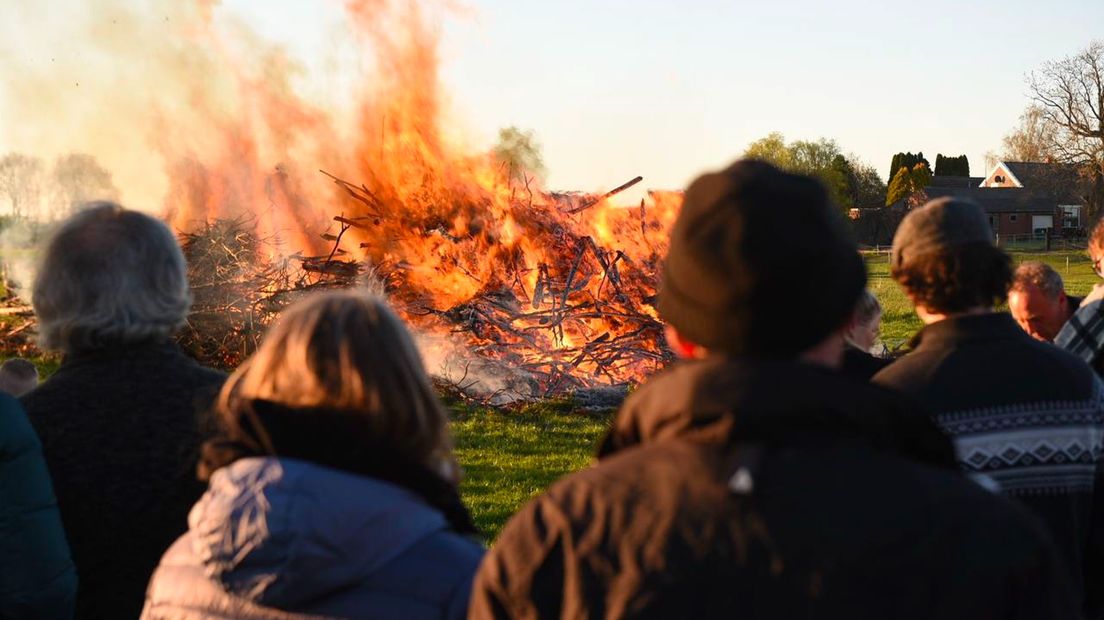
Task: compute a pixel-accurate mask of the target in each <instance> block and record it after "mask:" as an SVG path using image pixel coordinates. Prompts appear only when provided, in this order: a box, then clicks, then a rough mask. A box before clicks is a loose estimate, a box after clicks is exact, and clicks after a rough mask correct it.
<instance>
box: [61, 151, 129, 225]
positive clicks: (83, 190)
mask: <svg viewBox="0 0 1104 620" xmlns="http://www.w3.org/2000/svg"><path fill="white" fill-rule="evenodd" d="M51 181H52V183H53V188H52V189H53V193H54V196H53V198H54V215H55V216H57V217H66V216H68V215H69V214H71V213H72V212H73V210H74V209H75V208H76V207H77V206H78V205H80V204H81V203H83V202H88V201H90V200H115V199H117V198H118V196H119V190H118V189H116V187H115V183H114V182H113V181H112V180H111V173H110V172H108V171H107V170H106V169H105V168H104V167H103V166H101V165H100V163H99V162H98V161H96V158H95V157H93V156H91V155H87V154H85V153H70V154H68V155H65V156H63V157H60V158H58V160H57V162H56V163H54V170H53V174H52V175H51Z"/></svg>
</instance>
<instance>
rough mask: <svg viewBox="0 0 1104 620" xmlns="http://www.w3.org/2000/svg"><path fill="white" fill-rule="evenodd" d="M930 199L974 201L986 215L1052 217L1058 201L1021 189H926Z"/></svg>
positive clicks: (1042, 193) (1051, 197) (1049, 196)
mask: <svg viewBox="0 0 1104 620" xmlns="http://www.w3.org/2000/svg"><path fill="white" fill-rule="evenodd" d="M924 193H925V194H927V196H928V199H930V200H934V199H936V198H943V197H945V196H954V197H956V198H965V199H967V200H973V201H974V202H976V203H978V204H979V205H981V207H982V208H983V209H985V212H986V213H1029V214H1039V215H1052V214H1053V213H1054V212H1055V210H1057V208H1058V201H1057V200H1055V199H1054V197H1053V196H1051V195H1048V194H1047V193H1046V192H1035V191H1031V190H1028V189H1022V188H1019V187H970V188H959V187H931V186H928V187H925V188H924Z"/></svg>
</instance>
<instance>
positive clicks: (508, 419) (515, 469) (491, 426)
mask: <svg viewBox="0 0 1104 620" xmlns="http://www.w3.org/2000/svg"><path fill="white" fill-rule="evenodd" d="M453 411H454V412H455V417H454V421H453V424H452V433H453V437H454V439H455V441H456V457H457V459H459V461H460V464H461V466H462V467H463V468H464V480H463V482H462V483H461V485H460V490H461V492H462V493H463V495H464V500H465V502H466V503H467V505H468V507H469V508H470V509H471V511H472V515H473V517H474V518H475V521H476V524H477V525H478V526H479V528H480V529H481V530H483V532H484V533H486V534H487V536H488V538H489V539H493V538H494V537H495V536H497V535H498V532H499V530H500V529H502V525H503V524H505V522H506V520H507V519H509V518H510V516H511V515H513V514H514V513H515V512H517V510H518V509H519V508H520V507H521V506H522V505H523V504H524V503H525V502H526V501H528V500H529V499H530V498H531V497H534V496H535V495H537V494H539V493H540V492H541V491H543V490H544V489H545V488H547V487H548V485H550V484H552V483H553V482H555V481H556V480H557V479H559V478H561V477H562V476H564V475H565V474H568V473H570V472H573V471H576V470H578V469H581V468H583V467H586V466H587V465H588V464H589V463H590V462H591V460H592V457H593V454H594V448H595V446H596V445H597V443H598V440H599V438H601V436H602V435H603V433H605V430H606V428H607V426H608V424H609V418H610V416H609V414H608V413H606V414H584V413H575V412H572V411H571V407H570V406H569V405H568V404H566V403H550V404H544V403H542V404H536V405H531V406H528V407H525V408H523V409H521V410H520V411H516V412H504V411H497V410H493V409H469V408H465V407H453Z"/></svg>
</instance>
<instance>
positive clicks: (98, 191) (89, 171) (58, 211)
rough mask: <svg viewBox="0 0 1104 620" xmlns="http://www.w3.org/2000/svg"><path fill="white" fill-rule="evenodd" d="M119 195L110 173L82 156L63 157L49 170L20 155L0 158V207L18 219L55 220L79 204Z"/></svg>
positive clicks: (75, 154) (36, 161)
mask: <svg viewBox="0 0 1104 620" xmlns="http://www.w3.org/2000/svg"><path fill="white" fill-rule="evenodd" d="M118 195H119V190H118V189H117V188H116V187H115V183H114V182H113V181H112V179H111V173H110V172H108V171H107V170H106V169H105V168H104V167H103V166H101V165H100V163H99V162H98V161H96V158H95V157H92V156H91V155H87V154H85V153H70V154H68V155H63V156H61V157H59V158H57V160H55V161H54V163H53V165H52V166H50V167H49V168H47V167H46V164H45V163H44V162H43V161H42V159H40V158H38V157H32V156H30V155H25V154H23V153H8V154H7V155H4V156H3V157H0V205H4V206H6V207H7V208H6V212H7V214H9V215H11V216H13V217H15V218H17V219H35V220H50V219H58V218H62V217H65V216H67V215H69V214H70V213H72V212H73V209H74V208H75V207H76V206H77V205H79V204H80V203H82V202H86V201H88V200H96V199H105V198H106V199H117V198H118ZM0 213H4V211H3V210H0Z"/></svg>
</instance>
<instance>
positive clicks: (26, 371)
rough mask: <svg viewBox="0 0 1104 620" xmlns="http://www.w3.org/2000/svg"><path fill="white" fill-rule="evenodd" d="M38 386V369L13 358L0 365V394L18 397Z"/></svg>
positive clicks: (22, 360)
mask: <svg viewBox="0 0 1104 620" xmlns="http://www.w3.org/2000/svg"><path fill="white" fill-rule="evenodd" d="M37 386H38V369H37V368H35V366H34V364H32V363H30V362H28V361H27V360H25V359H20V358H18V357H13V358H12V359H10V360H8V361H6V362H4V363H3V364H0V392H4V393H6V394H11V395H12V396H15V397H19V396H22V395H24V394H26V393H27V392H30V391H31V390H33V389H35V387H37Z"/></svg>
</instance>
